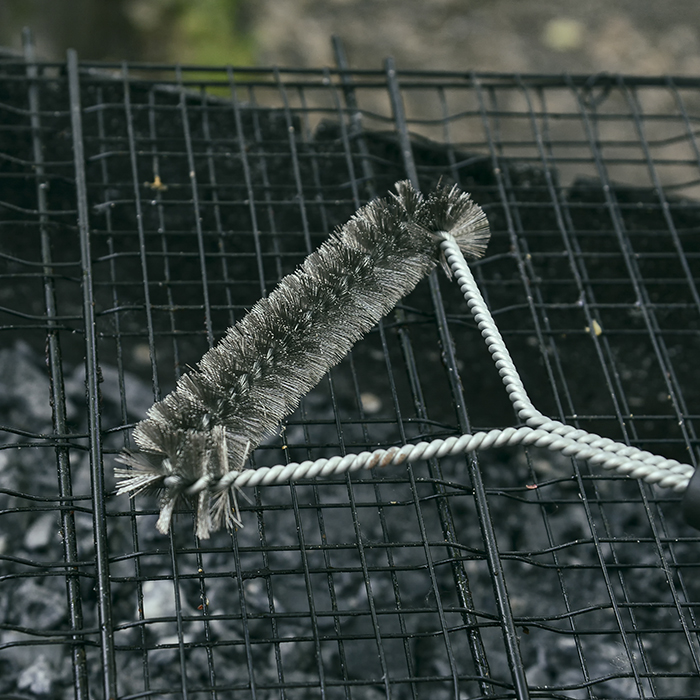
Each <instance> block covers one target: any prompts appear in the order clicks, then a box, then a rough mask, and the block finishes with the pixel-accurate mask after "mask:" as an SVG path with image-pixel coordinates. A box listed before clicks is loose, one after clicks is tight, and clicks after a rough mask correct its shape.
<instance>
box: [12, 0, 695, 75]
mask: <svg viewBox="0 0 700 700" xmlns="http://www.w3.org/2000/svg"><path fill="white" fill-rule="evenodd" d="M25 25H28V26H30V27H31V28H32V29H33V30H34V33H35V36H36V42H37V48H38V52H39V55H40V57H42V58H45V59H57V60H62V58H63V57H64V55H65V50H66V48H69V47H72V48H75V49H77V51H78V53H79V55H80V57H81V58H82V59H83V60H85V59H95V60H122V59H126V60H129V61H158V62H181V63H200V64H218V65H223V64H233V65H260V66H269V65H272V64H277V65H281V66H289V67H307V66H309V67H311V66H313V67H319V66H323V65H333V63H334V60H333V56H332V53H331V46H330V36H331V35H332V34H338V35H339V36H340V37H341V38H342V40H343V43H344V45H345V48H346V51H347V54H348V58H349V61H350V65H351V66H352V67H353V68H375V69H376V68H380V67H381V61H382V59H383V58H384V57H385V56H387V55H392V56H394V57H395V59H396V61H397V65H398V67H399V68H402V69H410V68H420V69H451V70H471V69H475V70H489V71H504V72H515V71H519V72H547V73H560V72H563V71H568V72H574V73H586V74H589V73H597V72H599V71H608V72H622V73H631V74H662V73H663V74H675V75H699V74H700V2H698V1H697V0H674V1H673V2H658V0H617V1H616V2H609V1H607V0H587V1H586V2H572V0H197V1H196V2H194V1H192V0H0V44H1V45H3V46H9V47H16V48H19V46H20V31H21V28H22V27H23V26H25Z"/></svg>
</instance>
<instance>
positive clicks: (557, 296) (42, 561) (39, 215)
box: [0, 44, 700, 700]
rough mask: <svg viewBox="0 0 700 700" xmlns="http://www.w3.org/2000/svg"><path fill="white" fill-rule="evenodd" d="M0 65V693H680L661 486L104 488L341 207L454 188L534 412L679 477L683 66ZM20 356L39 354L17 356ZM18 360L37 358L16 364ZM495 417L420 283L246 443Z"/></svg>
mask: <svg viewBox="0 0 700 700" xmlns="http://www.w3.org/2000/svg"><path fill="white" fill-rule="evenodd" d="M336 53H337V57H338V66H337V68H335V69H324V70H303V71H302V70H299V71H294V70H283V69H255V70H232V69H230V68H229V69H203V68H200V67H177V66H176V67H172V66H161V65H127V64H119V65H116V64H115V65H106V64H101V65H99V66H97V65H89V64H85V63H80V62H78V60H77V57H76V55H75V54H74V53H72V52H69V54H68V59H67V62H66V63H65V64H48V63H37V62H35V61H34V59H33V57H32V50H31V46H30V45H29V44H27V48H26V55H25V56H24V57H22V58H20V57H13V56H12V55H9V54H6V55H5V56H4V58H2V60H1V62H0V274H1V279H2V283H1V284H0V295H1V299H0V331H1V332H0V445H1V446H2V450H1V451H0V517H1V520H0V523H1V528H0V532H1V533H2V535H1V536H0V605H1V606H2V624H1V626H0V679H1V680H0V694H3V696H4V697H10V696H11V697H34V696H36V695H42V694H43V695H50V696H52V697H73V696H74V697H76V698H84V699H85V700H87V698H88V697H105V698H107V697H109V698H118V697H119V698H136V697H159V698H160V697H163V698H169V697H172V698H229V697H235V698H288V699H291V698H311V697H324V698H354V699H360V698H362V699H364V698H366V699H370V698H379V697H392V698H428V697H429V698H436V699H440V698H481V697H493V698H527V697H533V698H534V697H546V698H640V697H644V698H692V697H697V696H698V695H699V694H700V677H699V675H698V674H699V671H700V646H699V643H698V642H699V640H698V622H697V607H698V605H700V585H699V584H698V578H697V575H696V574H697V566H698V563H700V557H699V556H698V539H697V537H696V533H695V531H694V530H691V529H690V528H688V526H686V525H685V524H684V523H683V521H682V519H681V517H680V514H679V508H678V497H677V496H674V495H673V494H670V493H668V492H665V491H663V490H657V489H655V488H654V487H650V486H648V485H646V484H643V483H639V482H637V481H634V480H630V479H627V478H624V477H618V476H613V475H609V474H601V473H598V472H597V471H596V470H595V469H593V468H590V467H589V466H588V465H587V464H584V463H577V462H575V461H572V460H570V459H566V458H564V457H562V456H559V455H557V454H553V453H549V452H547V453H545V452H541V451H539V450H536V449H532V448H512V449H503V450H499V451H493V452H484V453H483V454H480V455H479V456H478V459H477V458H469V459H466V458H461V459H457V458H451V459H444V460H440V461H439V462H438V461H432V462H429V463H427V464H425V463H420V464H417V465H414V466H412V467H409V468H403V467H401V468H392V469H391V470H387V471H383V472H378V473H369V474H367V475H361V476H357V475H354V476H352V477H346V478H336V479H332V480H327V481H314V482H307V483H301V484H296V485H288V486H274V487H264V488H259V489H255V490H252V491H250V493H249V496H250V502H249V503H247V504H246V503H244V504H243V507H242V510H243V519H244V523H245V527H244V528H243V529H242V530H240V531H238V532H236V533H234V535H233V536H231V535H228V534H226V533H217V534H216V535H215V536H214V537H213V538H212V539H211V540H210V541H208V542H206V543H203V542H198V541H197V540H196V539H195V537H194V535H193V532H192V520H191V516H190V515H189V514H188V513H186V512H185V513H182V514H181V515H180V516H179V517H178V518H177V519H176V522H175V525H174V528H173V530H172V531H171V534H170V535H169V537H163V536H160V535H158V534H157V533H156V531H155V528H154V522H155V519H156V516H157V504H156V502H155V500H154V499H153V498H148V497H139V498H137V499H136V501H135V502H134V503H131V502H129V501H128V499H126V498H125V497H123V498H116V497H114V496H113V485H114V484H113V480H112V476H111V468H112V465H113V461H114V455H115V453H116V452H117V451H118V450H120V449H121V448H123V447H124V446H125V445H128V433H129V431H128V428H129V426H130V425H132V424H133V423H134V422H135V421H136V420H138V419H140V418H142V417H143V415H144V413H145V411H146V409H147V408H148V407H149V406H150V404H151V403H152V402H153V400H154V399H158V398H160V397H161V396H162V395H164V394H165V393H166V392H167V391H169V390H170V389H171V388H172V387H173V386H174V383H175V381H176V379H177V377H178V376H179V375H180V374H181V372H182V371H183V369H184V368H185V367H186V365H187V364H188V363H194V362H196V361H197V360H198V359H199V357H201V355H202V353H203V352H204V351H205V350H206V349H207V348H208V347H209V346H210V345H211V344H212V343H213V342H214V341H215V340H216V339H217V338H219V337H220V336H221V335H222V334H223V332H224V331H225V329H226V328H227V327H228V326H229V325H231V324H232V323H233V322H234V321H235V320H237V319H238V318H240V317H241V315H242V314H243V313H244V312H245V310H246V309H247V308H249V307H250V306H251V305H252V304H253V303H254V302H255V301H256V300H257V299H258V298H259V297H260V296H261V295H263V294H265V293H267V292H269V291H270V290H271V289H272V288H273V286H274V285H275V284H276V282H277V281H278V280H279V279H280V277H281V276H282V275H284V274H286V273H287V272H290V271H291V270H292V269H294V267H295V266H296V265H298V264H299V263H300V262H301V261H302V260H303V258H304V257H305V256H306V255H307V254H308V252H310V251H311V250H313V249H314V248H315V247H316V246H317V245H318V244H319V243H320V242H321V241H322V240H323V239H324V237H325V236H326V235H327V233H328V232H329V231H330V230H331V229H332V228H333V227H334V226H336V225H338V224H340V223H342V222H344V221H345V220H346V219H347V218H348V217H349V216H350V215H351V214H352V212H353V211H354V210H355V209H356V208H357V207H358V206H359V205H361V204H363V203H364V202H366V201H367V200H369V199H370V198H372V197H373V196H375V195H383V194H385V193H386V191H387V190H388V189H389V188H390V186H391V185H392V184H393V182H395V181H396V180H398V179H402V178H405V177H407V176H411V177H414V178H416V179H417V180H418V181H419V182H420V183H421V186H422V187H423V188H424V189H426V190H427V189H429V188H431V187H433V186H434V185H435V184H436V183H437V182H438V181H439V180H440V179H441V178H442V179H443V181H447V182H452V181H454V182H457V183H458V184H459V185H460V186H461V187H462V188H463V189H465V190H468V191H470V192H472V193H473V196H474V199H475V200H476V201H477V202H479V203H480V204H481V206H482V207H483V208H484V209H485V211H486V212H487V214H488V216H489V219H490V221H491V224H492V229H493V237H492V242H491V244H490V247H489V251H488V254H487V256H486V258H485V259H484V260H482V261H480V262H478V263H476V264H475V265H474V266H473V269H474V272H475V276H476V278H477V281H478V282H479V285H480V287H481V289H482V292H483V294H484V296H485V297H486V299H487V301H488V303H489V305H490V307H491V309H492V311H493V314H494V317H495V319H496V321H497V323H498V324H499V327H500V329H501V333H502V334H503V336H504V338H505V341H506V343H507V344H508V347H509V349H510V350H511V352H512V354H513V357H514V360H515V362H516V365H517V366H518V368H519V370H520V372H521V374H522V376H523V379H524V382H525V385H526V387H527V389H528V391H529V393H530V395H531V396H532V398H533V401H534V403H535V405H537V406H538V408H540V409H541V410H542V411H543V412H545V413H547V414H548V415H551V416H552V417H554V418H557V419H560V420H562V421H565V422H567V423H569V424H571V425H577V426H580V427H583V428H586V429H588V430H591V431H592V432H597V433H599V434H601V435H605V436H608V437H611V438H614V439H619V440H622V441H628V442H629V443H630V444H633V445H635V446H638V447H641V448H643V449H648V450H650V451H653V452H657V453H660V454H663V455H665V456H667V457H673V458H676V459H679V460H681V461H684V462H689V463H692V464H695V463H696V462H695V460H696V458H697V444H698V441H697V436H696V423H697V420H698V417H699V413H700V393H699V389H698V386H699V384H698V372H697V362H698V360H697V358H698V357H699V356H700V334H699V332H698V330H699V315H700V298H699V297H698V289H697V280H698V278H700V236H699V233H700V207H699V206H698V204H697V201H696V199H697V197H698V194H699V192H700V173H699V170H698V169H699V167H700V151H699V150H698V142H697V137H696V133H697V129H698V123H699V122H700V81H699V80H689V79H678V80H674V79H671V78H663V79H646V78H623V77H619V76H593V77H588V76H582V77H581V76H578V77H567V76H563V77H561V76H536V75H532V76H513V75H485V74H479V75H477V74H469V73H443V72H441V73H437V72H415V71H414V72H406V73H404V72H397V71H396V70H395V68H394V66H393V64H392V62H391V61H387V63H386V66H385V70H383V71H352V70H349V69H348V68H347V66H346V65H345V61H344V59H343V55H342V49H341V47H340V46H339V45H336ZM44 359H45V361H46V364H44ZM47 368H48V371H47ZM514 422H515V417H514V413H513V410H512V408H511V406H510V404H509V402H508V398H507V396H505V395H504V393H503V390H502V386H501V383H500V380H499V377H498V375H497V373H496V370H495V369H494V367H493V365H492V362H491V360H490V358H489V356H488V353H487V350H486V348H485V347H484V345H483V343H482V341H481V338H480V336H479V333H478V331H477V330H476V327H475V325H474V323H473V321H472V319H471V316H470V315H469V313H468V310H467V309H466V308H465V306H464V302H463V300H462V298H461V296H460V294H459V290H458V289H456V288H454V287H453V286H452V285H450V283H449V282H448V281H446V280H444V279H441V278H440V277H438V276H437V275H433V276H432V277H431V278H430V279H429V280H426V281H424V282H423V283H421V285H420V286H419V288H418V289H417V290H416V292H414V293H413V294H412V295H410V296H409V297H408V298H407V299H406V300H404V302H403V303H402V304H401V305H400V306H399V307H398V309H397V310H396V311H395V312H394V313H393V314H391V315H390V316H389V317H387V318H386V319H385V320H384V321H383V322H382V323H381V324H380V325H379V326H378V328H377V329H376V330H375V331H373V332H372V333H370V334H369V336H368V337H367V338H366V339H365V340H363V341H361V342H360V343H359V344H358V345H357V346H356V348H355V349H354V350H353V352H352V354H351V355H350V356H349V357H348V358H346V360H345V361H344V362H343V363H342V364H341V365H340V366H338V367H337V368H336V369H334V370H332V371H331V373H330V375H329V376H328V377H327V378H326V379H325V380H324V381H323V382H322V384H321V385H320V386H319V387H317V389H315V390H314V391H312V392H311V393H310V394H309V396H308V397H306V399H305V400H304V402H303V404H302V407H301V409H300V410H299V411H298V412H297V413H296V414H295V415H294V416H292V417H291V419H290V420H289V421H288V423H287V424H286V426H285V428H284V430H283V431H282V432H281V434H280V435H279V436H277V437H276V438H274V439H271V440H270V441H269V442H268V443H266V444H265V445H263V446H262V447H260V448H259V449H258V451H256V453H255V454H254V455H253V458H252V463H253V464H254V465H265V464H276V463H279V462H284V461H285V460H299V459H308V458H317V457H320V456H330V455H333V454H338V453H342V452H344V451H360V450H363V449H373V448H375V447H377V446H380V445H383V446H386V445H392V444H402V443H404V442H406V441H411V440H415V439H421V438H426V439H429V438H434V437H439V436H448V435H452V434H456V433H461V432H467V431H475V430H480V429H490V428H494V427H505V426H508V425H512V424H514Z"/></svg>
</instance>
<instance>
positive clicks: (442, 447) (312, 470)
mask: <svg viewBox="0 0 700 700" xmlns="http://www.w3.org/2000/svg"><path fill="white" fill-rule="evenodd" d="M438 235H439V236H441V238H442V241H441V243H440V248H441V250H442V252H443V253H444V255H445V259H446V260H447V263H448V265H449V267H450V269H451V271H452V274H453V275H454V277H455V279H456V281H457V283H458V284H459V288H460V290H461V292H462V294H463V295H464V298H465V300H466V302H467V305H468V306H469V309H470V311H471V312H472V315H473V316H474V320H475V321H476V323H477V326H478V327H479V330H480V331H481V335H482V336H483V337H484V340H485V342H486V345H487V347H488V350H489V352H490V353H491V356H492V358H493V360H494V362H495V365H496V368H497V369H498V373H499V375H500V377H501V379H502V381H503V384H504V386H505V388H506V391H507V392H508V396H509V398H510V401H511V403H512V404H513V407H514V408H515V410H516V411H517V414H518V417H519V418H520V419H521V420H523V421H524V422H525V423H526V424H527V425H525V426H523V427H520V428H514V427H513V428H505V429H504V430H490V431H488V432H478V433H474V434H465V435H461V436H459V437H456V436H455V437H450V438H447V439H444V440H443V439H436V440H432V441H430V442H419V443H417V444H409V445H404V446H403V447H391V448H388V449H379V450H374V451H373V452H361V453H359V454H348V455H345V456H344V457H340V456H336V457H331V458H322V459H317V460H313V461H312V460H309V461H305V462H300V463H299V462H291V463H289V464H278V465H275V466H273V467H258V468H257V469H244V470H242V471H238V472H229V473H228V474H226V475H225V476H224V477H223V478H221V479H220V480H219V482H218V483H217V484H216V485H214V486H213V485H212V484H209V483H207V484H203V483H200V482H201V480H200V482H196V483H195V484H193V485H192V486H190V487H189V488H188V489H187V493H188V494H190V495H194V494H196V493H198V492H200V491H202V490H203V489H204V488H213V489H214V490H217V491H219V490H224V489H227V488H230V487H232V486H236V487H238V488H240V487H243V486H262V485H271V484H280V483H284V482H289V481H297V480H299V479H309V478H314V477H319V476H320V477H328V476H331V475H333V474H343V473H345V472H354V471H358V470H359V469H372V468H374V467H385V466H389V465H397V464H403V463H404V462H409V463H410V462H416V461H418V460H427V459H431V458H433V457H438V458H440V457H446V456H448V455H457V454H465V453H468V452H473V451H475V450H479V449H486V448H489V447H501V446H505V445H535V446H537V447H546V448H548V449H549V450H552V451H555V452H561V453H562V454H564V455H566V456H571V457H575V458H577V459H584V460H587V461H588V462H590V463H591V464H593V465H596V466H600V467H602V468H603V469H608V470H615V471H617V472H618V473H620V474H626V475H628V476H632V477H635V478H637V479H643V480H644V481H646V482H648V483H650V484H658V485H659V486H663V487H665V488H670V489H673V491H676V492H679V493H680V492H683V491H685V490H686V488H687V487H688V482H689V481H690V478H691V477H692V476H693V474H694V473H695V469H694V468H693V467H692V466H691V465H689V464H682V463H681V462H678V461H676V460H675V459H665V458H664V457H661V456H659V455H654V454H652V453H651V452H647V451H645V450H640V449H637V448H636V447H631V446H629V445H625V444H624V443H621V442H615V441H614V440H611V439H609V438H604V437H601V436H600V435H596V434H595V433H589V432H587V431H585V430H581V429H577V428H574V427H572V426H570V425H565V424H564V423H561V422H560V421H556V420H552V419H551V418H548V417H547V416H545V415H543V414H542V413H541V412H540V411H538V410H537V409H536V408H535V406H534V405H533V403H532V401H531V400H530V397H529V396H528V394H527V392H526V391H525V386H524V385H523V382H522V380H521V379H520V375H519V374H518V371H517V369H516V368H515V364H514V363H513V360H512V358H511V356H510V353H509V352H508V349H507V348H506V345H505V343H504V341H503V338H502V337H501V334H500V332H499V330H498V327H497V326H496V323H495V321H494V320H493V317H492V316H491V313H490V311H489V310H488V307H487V306H486V302H485V301H484V298H483V297H482V295H481V292H480V291H479V288H478V286H477V284H476V281H475V280H474V276H473V275H472V272H471V270H470V269H469V266H468V265H467V262H466V260H465V259H464V256H463V255H462V251H461V250H460V249H459V246H458V245H457V243H456V241H455V239H454V237H453V236H452V234H450V233H447V232H442V233H441V234H438Z"/></svg>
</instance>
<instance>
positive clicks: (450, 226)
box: [115, 181, 489, 538]
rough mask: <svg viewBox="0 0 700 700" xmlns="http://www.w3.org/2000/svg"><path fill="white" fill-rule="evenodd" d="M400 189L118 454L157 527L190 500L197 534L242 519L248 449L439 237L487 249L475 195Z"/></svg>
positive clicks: (207, 360) (231, 335)
mask: <svg viewBox="0 0 700 700" xmlns="http://www.w3.org/2000/svg"><path fill="white" fill-rule="evenodd" d="M395 188H396V193H395V194H393V193H392V195H391V197H389V198H387V199H375V200H373V201H372V202H370V203H369V204H367V205H366V206H364V207H361V208H360V209H359V210H358V211H357V212H356V213H355V215H354V216H353V217H352V218H351V219H350V221H348V223H347V224H345V225H344V226H342V227H341V228H339V229H338V230H337V231H335V232H334V233H333V234H332V235H331V236H330V237H329V238H328V240H327V241H326V242H325V243H323V245H321V246H320V248H319V249H318V250H316V251H315V252H313V253H311V255H309V257H308V258H307V259H306V260H305V261H304V263H303V264H302V265H301V267H300V268H299V269H298V270H297V271H296V272H294V273H292V274H291V275H288V276H287V277H285V278H284V279H283V280H282V281H281V282H280V283H279V285H278V286H277V287H276V288H275V289H274V291H273V292H272V293H271V294H270V296H269V297H267V298H265V299H261V300H260V301H259V302H258V303H257V304H255V306H253V308H252V309H251V310H250V312H249V313H248V314H247V315H246V316H245V317H244V318H243V319H241V321H239V322H238V323H237V324H236V325H235V326H233V327H232V328H229V330H228V331H227V333H226V335H225V337H224V338H223V339H222V340H221V341H220V342H219V344H218V345H216V346H215V347H214V348H212V349H211V350H210V351H209V352H207V353H206V354H205V355H204V357H203V358H202V359H201V360H200V362H199V363H198V364H197V367H196V368H195V369H192V370H190V371H189V372H187V373H186V374H184V375H183V376H182V377H181V378H180V380H179V381H178V383H177V386H176V388H175V390H174V391H173V392H171V393H170V394H168V396H166V397H165V399H163V400H162V401H159V402H158V403H156V404H154V405H153V406H152V407H151V408H150V409H149V411H148V414H147V416H146V419H145V420H143V421H141V422H140V423H139V424H138V425H137V426H136V428H135V430H134V439H135V441H136V444H137V445H138V447H139V448H140V450H141V451H140V452H137V453H132V452H124V453H122V454H121V455H120V457H119V458H118V460H119V461H120V462H121V463H122V464H124V465H126V467H127V469H122V468H118V469H116V470H115V475H116V478H117V481H118V490H117V493H119V494H123V493H128V494H130V495H135V494H137V493H140V492H142V491H152V490H157V491H159V492H160V494H161V497H160V508H161V513H160V517H159V519H158V523H157V527H158V530H159V531H160V532H163V533H165V532H167V530H168V528H169V526H170V521H171V518H172V514H173V512H174V509H175V507H176V506H177V504H178V502H179V501H181V500H185V501H190V502H192V503H194V504H195V507H196V526H195V531H196V534H197V536H198V537H200V538H206V537H209V533H210V531H211V530H216V529H218V528H220V527H222V526H226V527H227V528H229V529H231V528H234V527H235V526H237V525H240V516H239V513H238V505H237V503H236V497H235V490H234V489H232V488H231V484H232V483H233V481H234V478H235V475H236V474H238V473H239V472H241V471H242V470H243V469H244V467H245V462H246V460H247V458H248V454H249V452H250V450H252V449H254V448H255V447H257V445H259V444H260V442H261V441H262V440H263V439H264V438H265V437H266V436H268V435H270V434H271V433H273V432H274V430H275V429H276V428H277V427H278V425H279V423H280V421H281V420H282V419H283V418H284V417H285V416H287V415H289V414H290V413H292V412H293V411H294V410H295V409H296V408H297V406H298V405H299V401H300V400H301V397H302V396H303V395H304V394H306V393H307V392H308V391H309V390H310V389H311V388H313V387H314V386H315V385H316V384H317V383H318V382H319V381H320V379H321V377H323V375H324V374H325V373H326V372H327V371H328V370H329V369H330V368H331V367H333V366H334V365H335V364H337V363H338V362H339V361H340V360H341V359H342V358H343V357H344V356H345V355H346V354H347V353H348V351H349V350H350V348H351V347H352V346H353V345H354V343H355V342H356V341H357V340H359V339H360V338H361V337H362V336H363V335H364V334H365V333H366V332H367V331H369V330H370V329H371V328H372V327H373V326H374V325H375V324H376V323H377V322H378V321H379V319H381V318H382V316H384V315H385V314H387V313H388V312H389V311H390V310H391V309H392V308H393V307H394V306H395V304H396V303H397V302H398V301H399V299H401V298H402V297H403V296H405V295H406V294H408V293H409V292H410V291H412V290H413V288H414V287H415V286H416V285H417V284H418V282H419V281H420V280H421V279H422V278H423V277H424V276H425V275H426V274H427V273H428V272H430V271H431V270H432V269H433V268H434V267H435V265H436V264H437V263H438V262H440V261H441V260H442V254H441V252H440V240H441V237H443V236H444V234H445V233H448V234H451V235H452V236H453V237H454V238H455V240H456V242H457V244H458V245H459V247H460V249H461V250H462V251H463V252H464V253H465V254H466V255H469V256H471V257H479V256H481V255H482V254H483V253H484V250H485V249H486V244H487V242H488V238H489V230H488V223H487V221H486V217H485V215H484V213H483V212H482V210H481V209H480V208H479V207H478V206H477V205H476V204H474V202H473V201H472V200H471V197H470V196H469V195H468V194H466V193H464V192H462V191H460V190H459V188H458V187H456V186H454V187H438V188H437V189H436V190H435V191H433V192H432V193H430V194H429V195H428V196H427V197H423V196H422V195H421V194H420V193H419V192H416V191H415V190H414V189H413V187H412V186H411V184H410V183H409V182H407V181H402V182H397V183H396V185H395ZM443 262H444V261H443ZM448 272H449V271H448Z"/></svg>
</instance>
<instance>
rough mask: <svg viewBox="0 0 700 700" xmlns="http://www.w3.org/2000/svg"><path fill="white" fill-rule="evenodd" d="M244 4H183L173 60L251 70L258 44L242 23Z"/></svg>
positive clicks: (225, 0)
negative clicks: (233, 66) (248, 68)
mask: <svg viewBox="0 0 700 700" xmlns="http://www.w3.org/2000/svg"><path fill="white" fill-rule="evenodd" d="M241 4H242V3H241V2H240V0H197V2H188V1H187V0H180V1H179V2H178V3H177V5H178V8H177V10H176V12H175V13H174V14H175V16H174V23H173V33H172V41H171V44H170V50H169V53H170V57H171V59H172V60H177V61H179V62H181V63H199V64H203V65H219V66H220V65H227V64H233V65H238V66H250V65H253V63H254V51H253V48H254V44H253V39H252V37H251V36H250V34H249V33H247V32H246V31H245V30H244V29H243V28H242V26H241V25H242V23H241V22H240V15H241V12H240V9H241Z"/></svg>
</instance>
